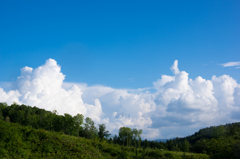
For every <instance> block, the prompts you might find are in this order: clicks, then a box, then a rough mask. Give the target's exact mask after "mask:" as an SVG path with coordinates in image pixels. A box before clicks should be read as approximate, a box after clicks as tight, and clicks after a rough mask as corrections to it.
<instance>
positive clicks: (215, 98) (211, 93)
mask: <svg viewBox="0 0 240 159" xmlns="http://www.w3.org/2000/svg"><path fill="white" fill-rule="evenodd" d="M171 70H172V72H173V75H172V76H169V75H162V76H161V78H160V79H157V80H156V81H154V82H153V88H154V89H155V90H156V91H155V92H154V93H150V92H149V91H148V89H147V88H146V89H144V88H143V89H142V88H139V89H135V90H133V89H129V90H128V89H115V88H111V87H106V86H102V85H94V86H88V85H87V84H84V83H67V82H64V79H65V75H63V73H62V72H61V67H60V66H59V65H58V64H57V62H56V61H55V60H54V59H49V60H47V61H46V63H45V64H44V65H42V66H39V67H38V68H35V69H33V68H31V67H27V66H26V67H24V68H22V69H21V76H19V77H18V78H17V80H16V82H15V83H14V84H12V85H11V86H13V87H14V89H12V90H10V91H5V90H4V89H3V88H1V87H0V102H7V103H8V104H12V102H17V103H19V104H26V105H30V106H37V107H39V108H44V109H46V110H50V111H52V110H57V111H58V112H59V113H60V114H64V113H69V114H71V115H76V114H77V113H80V114H83V115H84V116H88V117H91V118H92V119H93V120H94V121H95V122H96V123H105V124H106V125H107V129H108V130H110V132H111V133H112V134H114V133H117V132H118V129H119V128H120V127H121V126H128V127H132V128H133V127H135V128H141V129H143V132H144V134H143V138H144V137H145V138H148V139H156V138H170V137H176V136H186V135H190V134H191V133H194V132H195V131H197V130H198V129H199V128H203V127H206V126H211V125H219V124H225V123H230V122H237V121H240V117H239V114H240V85H239V84H238V83H237V81H236V80H234V79H233V78H232V77H230V76H229V75H222V76H219V77H216V76H212V79H210V80H206V79H203V78H202V77H201V76H198V77H196V78H195V79H190V78H189V77H188V73H187V72H185V71H180V70H179V69H178V61H177V60H175V61H174V64H173V66H172V67H171Z"/></svg>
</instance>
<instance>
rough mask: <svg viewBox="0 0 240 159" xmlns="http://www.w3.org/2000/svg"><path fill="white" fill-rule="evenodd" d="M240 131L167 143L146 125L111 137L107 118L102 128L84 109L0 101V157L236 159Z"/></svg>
mask: <svg viewBox="0 0 240 159" xmlns="http://www.w3.org/2000/svg"><path fill="white" fill-rule="evenodd" d="M239 132H240V126H239V123H234V124H228V125H225V126H219V127H210V128H205V129H201V130H200V131H199V132H197V133H195V134H194V135H191V136H188V137H185V138H176V139H174V140H168V141H167V142H166V143H164V142H156V141H148V140H144V141H142V139H141V133H142V130H137V129H130V128H128V127H121V128H120V129H119V135H118V136H117V135H115V136H114V138H109V135H110V134H109V132H108V131H107V130H106V126H105V125H104V124H99V125H98V129H97V127H95V124H94V122H93V120H92V119H91V118H88V117H86V118H85V119H84V116H83V115H81V114H77V115H76V116H74V117H72V116H71V115H69V114H64V115H58V114H57V111H53V112H50V111H46V110H44V109H39V108H37V107H30V106H26V105H17V104H12V105H11V106H8V105H7V104H6V103H0V158H107V159H108V158H109V159H110V158H146V159H148V158H149V159H150V158H165V159H167V158H172V159H173V158H176V159H185V158H186V159H187V158H189V159H190V158H192V159H205V158H206V159H207V158H213V159H214V158H232V159H234V158H240V157H239V152H240V149H239V148H240V144H239V143H240V142H239V141H240V138H239V136H240V135H239ZM191 152H194V153H191Z"/></svg>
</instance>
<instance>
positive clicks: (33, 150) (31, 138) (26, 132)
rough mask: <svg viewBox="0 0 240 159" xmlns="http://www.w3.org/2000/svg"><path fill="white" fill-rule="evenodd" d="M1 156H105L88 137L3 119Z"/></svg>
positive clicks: (1, 123)
mask: <svg viewBox="0 0 240 159" xmlns="http://www.w3.org/2000/svg"><path fill="white" fill-rule="evenodd" d="M0 127H1V129H0V158H16V157H17V158H102V155H101V153H100V152H99V150H98V149H96V148H94V147H93V146H92V145H91V144H89V143H88V142H89V141H87V140H86V139H83V138H77V137H73V136H67V135H63V134H61V133H56V132H48V131H45V130H36V129H33V128H30V127H23V126H20V125H18V124H14V123H8V122H4V121H0Z"/></svg>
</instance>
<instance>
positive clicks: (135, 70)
mask: <svg viewBox="0 0 240 159" xmlns="http://www.w3.org/2000/svg"><path fill="white" fill-rule="evenodd" d="M239 28H240V1H239V0H232V1H224V0H202V1H190V0H189V1H188V0H186V1H176V0H171V1H129V0H128V1H124V0H123V1H107V0H106V1H91V0H89V1H73V0H70V1H63V0H59V1H49V0H48V1H44V0H42V1H1V2H0V102H7V103H8V104H12V103H13V102H17V103H19V104H27V105H30V106H37V107H40V108H44V109H46V110H51V111H52V110H55V109H56V110H57V111H58V112H59V113H60V114H64V113H69V114H71V115H76V113H80V114H83V115H84V116H85V117H87V116H89V117H91V118H92V119H93V120H94V121H95V123H96V124H98V123H105V124H106V125H107V129H108V130H110V132H111V133H112V134H115V133H117V132H118V129H119V128H120V127H122V126H127V127H131V128H138V129H143V135H142V136H143V138H147V139H159V138H162V139H163V138H172V137H184V136H187V135H191V134H193V133H195V132H196V131H198V130H199V129H200V128H204V127H208V126H213V125H220V124H226V123H231V122H239V121H240V100H239V99H240V82H239V81H240V73H239V71H240V45H239V44H240V29H239Z"/></svg>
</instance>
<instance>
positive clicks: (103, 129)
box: [98, 124, 111, 140]
mask: <svg viewBox="0 0 240 159" xmlns="http://www.w3.org/2000/svg"><path fill="white" fill-rule="evenodd" d="M98 126H99V128H98V137H99V138H100V139H101V140H102V139H103V138H104V137H106V138H107V137H108V136H110V135H111V134H109V131H107V130H106V125H105V124H99V125H98Z"/></svg>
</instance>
